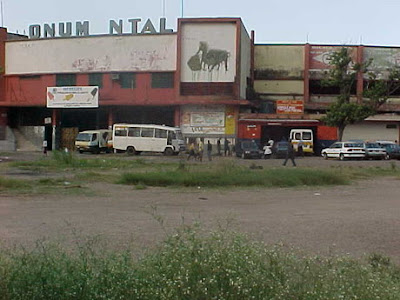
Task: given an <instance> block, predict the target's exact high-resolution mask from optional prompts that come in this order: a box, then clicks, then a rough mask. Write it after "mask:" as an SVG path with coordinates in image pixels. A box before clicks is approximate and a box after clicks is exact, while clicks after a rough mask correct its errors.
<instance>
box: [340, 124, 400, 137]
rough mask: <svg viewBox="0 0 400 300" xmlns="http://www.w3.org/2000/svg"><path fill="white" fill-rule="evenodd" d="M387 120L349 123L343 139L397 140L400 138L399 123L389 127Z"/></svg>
mask: <svg viewBox="0 0 400 300" xmlns="http://www.w3.org/2000/svg"><path fill="white" fill-rule="evenodd" d="M387 124H389V123H387V122H362V123H358V124H353V125H348V126H347V127H346V129H345V131H344V133H343V140H344V141H345V140H370V141H376V140H381V141H396V140H398V139H399V124H395V126H396V127H395V128H387V127H386V125H387Z"/></svg>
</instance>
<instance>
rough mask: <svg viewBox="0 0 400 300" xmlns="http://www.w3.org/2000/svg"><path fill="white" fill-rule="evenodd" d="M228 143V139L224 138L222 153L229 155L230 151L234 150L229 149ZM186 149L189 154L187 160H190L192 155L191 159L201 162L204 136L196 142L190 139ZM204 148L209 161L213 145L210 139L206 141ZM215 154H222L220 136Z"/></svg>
mask: <svg viewBox="0 0 400 300" xmlns="http://www.w3.org/2000/svg"><path fill="white" fill-rule="evenodd" d="M229 144H230V142H229V141H228V139H226V138H225V140H224V144H223V146H224V151H223V153H224V155H225V156H231V155H232V153H233V152H234V151H233V149H231V147H230V145H229ZM232 148H233V146H232ZM188 150H189V154H188V157H187V160H190V159H191V158H192V157H193V159H195V160H198V161H200V162H202V161H203V156H204V138H200V139H199V141H198V143H195V142H194V141H192V142H191V143H190V144H189V148H188ZM206 150H207V158H208V160H209V161H211V160H212V152H213V145H212V144H211V142H210V140H208V141H207V145H206ZM217 155H218V156H222V149H221V139H220V138H219V139H218V140H217Z"/></svg>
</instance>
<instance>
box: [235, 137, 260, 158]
mask: <svg viewBox="0 0 400 300" xmlns="http://www.w3.org/2000/svg"><path fill="white" fill-rule="evenodd" d="M235 153H236V156H237V157H241V158H261V157H262V155H263V151H261V150H260V148H258V145H257V143H256V142H254V141H239V142H238V143H237V144H236V147H235Z"/></svg>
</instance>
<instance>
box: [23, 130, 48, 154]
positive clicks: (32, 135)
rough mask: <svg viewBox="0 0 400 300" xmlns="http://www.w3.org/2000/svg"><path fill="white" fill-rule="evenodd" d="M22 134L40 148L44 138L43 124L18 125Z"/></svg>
mask: <svg viewBox="0 0 400 300" xmlns="http://www.w3.org/2000/svg"><path fill="white" fill-rule="evenodd" d="M19 131H20V132H21V133H22V135H23V136H24V137H25V138H26V139H27V140H28V141H29V142H31V143H32V144H33V145H34V146H36V147H38V148H39V149H40V148H42V145H43V139H44V126H20V127H19Z"/></svg>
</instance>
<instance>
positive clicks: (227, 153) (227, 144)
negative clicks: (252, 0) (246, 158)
mask: <svg viewBox="0 0 400 300" xmlns="http://www.w3.org/2000/svg"><path fill="white" fill-rule="evenodd" d="M224 154H225V156H227V155H231V150H230V149H229V141H228V139H227V138H225V142H224Z"/></svg>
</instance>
